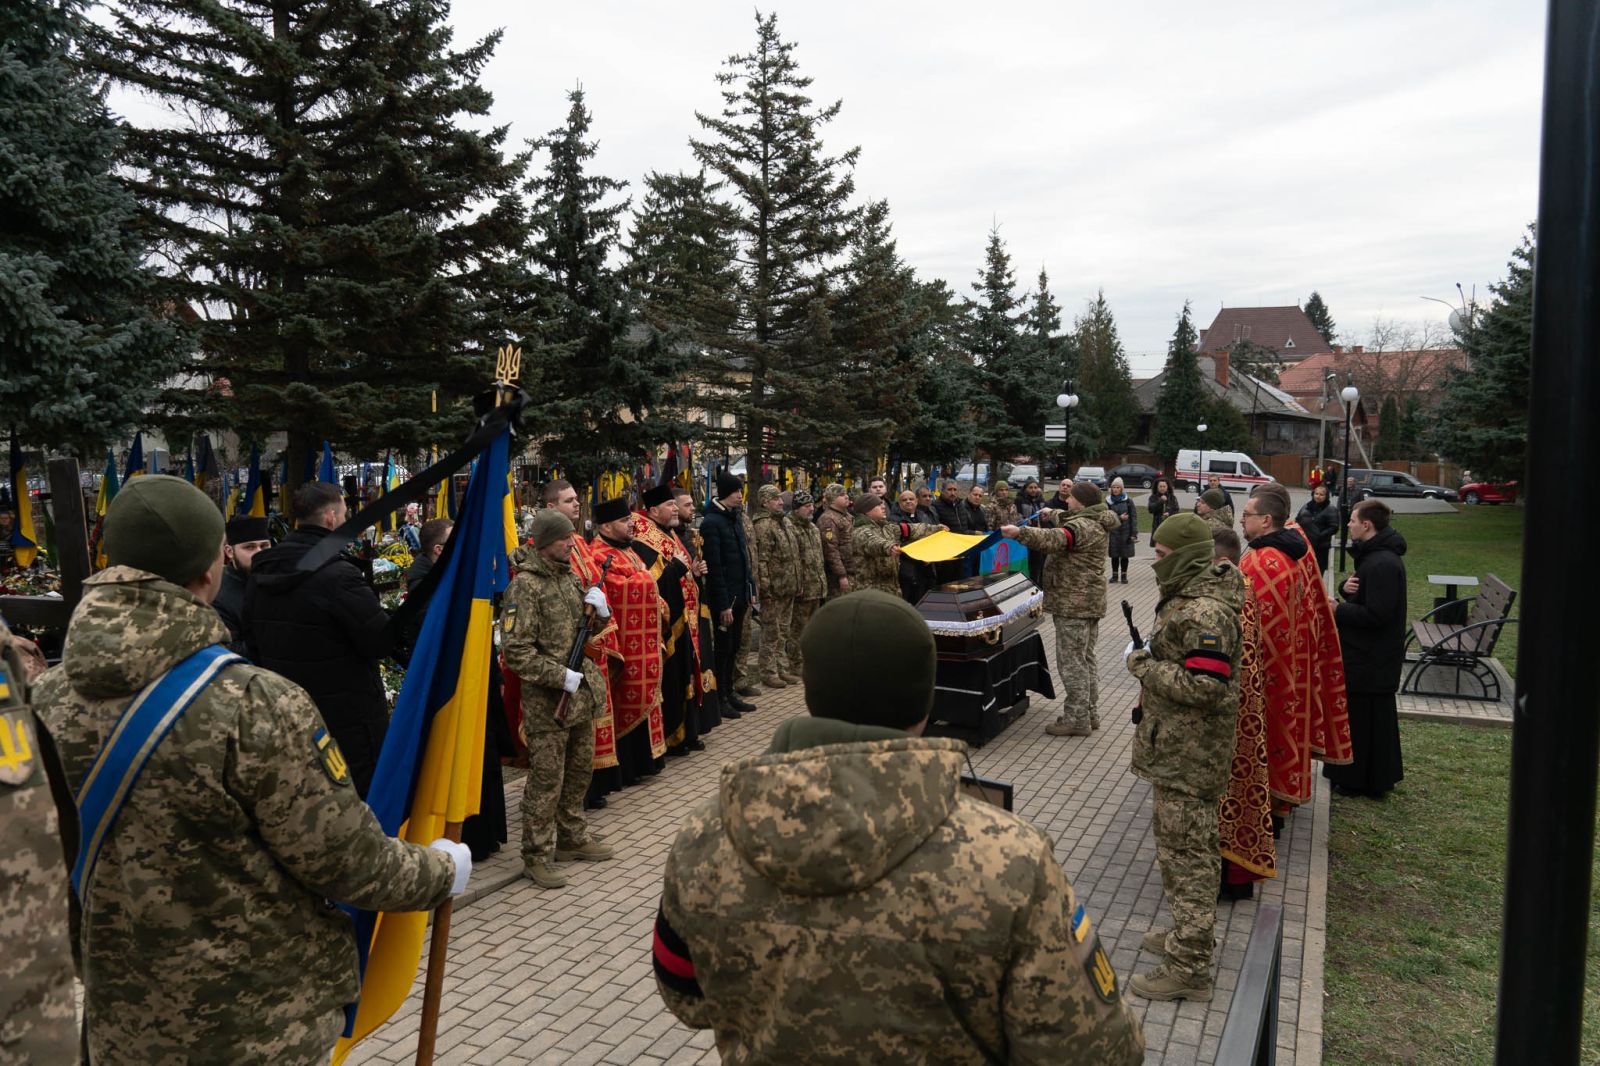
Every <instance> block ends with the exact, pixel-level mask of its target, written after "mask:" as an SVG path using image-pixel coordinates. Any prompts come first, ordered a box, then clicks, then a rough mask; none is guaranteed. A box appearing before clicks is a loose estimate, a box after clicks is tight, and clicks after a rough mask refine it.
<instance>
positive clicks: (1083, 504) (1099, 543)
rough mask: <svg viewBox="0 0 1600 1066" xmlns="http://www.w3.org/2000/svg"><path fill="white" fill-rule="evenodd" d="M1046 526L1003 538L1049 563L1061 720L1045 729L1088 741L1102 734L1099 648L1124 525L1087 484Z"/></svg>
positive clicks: (1051, 512) (1014, 530) (1048, 599)
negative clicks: (1118, 533)
mask: <svg viewBox="0 0 1600 1066" xmlns="http://www.w3.org/2000/svg"><path fill="white" fill-rule="evenodd" d="M1043 514H1044V517H1043V518H1041V519H1040V523H1041V524H1042V525H1049V526H1054V527H1056V528H1049V529H1035V528H1033V527H1031V526H1020V527H1019V526H1005V527H1004V528H1003V529H1001V532H1002V533H1004V534H1005V535H1006V536H1008V537H1014V538H1016V539H1017V540H1019V541H1021V542H1022V544H1023V546H1024V547H1026V548H1027V549H1028V551H1029V552H1030V553H1031V552H1038V553H1040V554H1041V555H1043V556H1044V557H1045V565H1044V609H1045V610H1046V611H1049V612H1050V615H1051V617H1052V618H1053V619H1054V620H1055V629H1056V673H1057V674H1058V675H1060V678H1061V690H1062V691H1061V715H1060V716H1059V717H1058V718H1057V719H1056V720H1055V721H1054V722H1051V723H1050V724H1049V725H1047V726H1045V727H1044V730H1045V732H1046V733H1049V734H1050V735H1051V736H1056V737H1086V736H1088V735H1089V734H1090V733H1091V732H1093V731H1094V730H1096V729H1099V728H1100V665H1099V663H1098V662H1097V661H1096V659H1095V643H1096V641H1098V640H1099V637H1100V619H1101V618H1103V617H1104V616H1105V613H1106V559H1107V554H1106V539H1107V536H1108V535H1109V534H1110V531H1111V530H1112V529H1114V528H1116V527H1117V526H1119V525H1120V524H1121V522H1120V521H1119V520H1118V518H1117V516H1116V515H1114V514H1112V513H1111V512H1110V511H1109V510H1108V509H1107V508H1106V505H1105V502H1104V500H1103V498H1102V497H1101V495H1100V490H1099V489H1098V488H1096V487H1095V486H1094V485H1092V484H1090V483H1089V482H1087V481H1079V482H1075V483H1074V484H1073V485H1072V488H1071V490H1070V491H1069V493H1068V495H1067V509H1066V512H1065V513H1064V514H1065V517H1064V518H1063V512H1062V511H1060V510H1055V509H1050V508H1047V509H1045V511H1044V512H1043Z"/></svg>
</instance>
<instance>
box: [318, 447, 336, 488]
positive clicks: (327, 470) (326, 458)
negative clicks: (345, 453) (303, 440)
mask: <svg viewBox="0 0 1600 1066" xmlns="http://www.w3.org/2000/svg"><path fill="white" fill-rule="evenodd" d="M317 480H318V481H325V482H327V483H328V484H330V485H337V484H338V483H339V473H338V471H336V470H335V469H334V468H333V445H331V444H329V443H328V442H327V441H323V442H322V465H321V466H320V467H318V468H317Z"/></svg>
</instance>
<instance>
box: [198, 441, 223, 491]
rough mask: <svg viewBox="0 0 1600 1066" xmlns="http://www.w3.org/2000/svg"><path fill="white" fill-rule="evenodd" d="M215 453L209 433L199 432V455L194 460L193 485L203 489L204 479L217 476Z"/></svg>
mask: <svg viewBox="0 0 1600 1066" xmlns="http://www.w3.org/2000/svg"><path fill="white" fill-rule="evenodd" d="M218 476H219V473H218V470H217V453H216V452H215V451H214V450H213V449H212V447H211V434H209V433H202V434H200V457H199V458H198V459H196V460H195V471H194V487H195V488H197V489H204V488H205V487H206V479H207V478H212V477H218Z"/></svg>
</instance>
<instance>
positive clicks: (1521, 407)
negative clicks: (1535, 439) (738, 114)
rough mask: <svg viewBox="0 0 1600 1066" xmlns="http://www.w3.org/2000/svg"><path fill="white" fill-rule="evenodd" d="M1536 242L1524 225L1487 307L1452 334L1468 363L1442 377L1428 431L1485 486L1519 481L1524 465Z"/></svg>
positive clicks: (1448, 455)
mask: <svg viewBox="0 0 1600 1066" xmlns="http://www.w3.org/2000/svg"><path fill="white" fill-rule="evenodd" d="M1536 240H1537V234H1536V233H1535V232H1534V229H1533V227H1532V226H1529V227H1528V233H1527V235H1526V236H1524V237H1523V239H1522V244H1521V245H1520V246H1518V247H1517V248H1516V249H1514V250H1513V251H1512V253H1511V261H1510V262H1509V263H1508V264H1506V265H1507V274H1506V279H1505V280H1504V281H1502V282H1500V283H1499V284H1497V285H1491V286H1490V287H1489V291H1490V292H1491V293H1492V294H1493V299H1492V302H1491V303H1490V305H1489V307H1488V309H1487V310H1485V311H1483V312H1482V313H1480V314H1478V315H1475V316H1474V318H1475V321H1473V322H1472V323H1471V324H1470V328H1469V329H1468V330H1466V331H1465V332H1464V333H1461V334H1458V335H1457V342H1458V343H1459V344H1460V345H1461V347H1462V349H1463V350H1464V351H1465V352H1466V354H1467V365H1466V367H1465V368H1464V369H1455V368H1452V369H1451V370H1450V372H1449V374H1448V375H1447V376H1446V378H1445V383H1444V398H1443V400H1442V401H1441V402H1440V404H1439V407H1438V409H1437V410H1436V411H1435V412H1434V420H1433V426H1432V429H1431V432H1430V433H1429V434H1428V439H1429V440H1430V442H1431V443H1432V445H1433V447H1435V448H1437V449H1438V450H1439V452H1440V454H1442V455H1443V456H1444V457H1445V458H1447V459H1450V460H1452V461H1454V462H1457V463H1460V464H1461V465H1462V466H1464V467H1467V468H1468V469H1470V470H1471V471H1472V473H1473V476H1475V477H1480V478H1486V479H1488V480H1491V481H1512V480H1516V479H1518V478H1521V477H1522V476H1523V472H1524V469H1525V467H1526V466H1527V462H1528V375H1529V371H1530V369H1531V366H1532V360H1533V264H1534V257H1535V255H1536V251H1537V249H1536Z"/></svg>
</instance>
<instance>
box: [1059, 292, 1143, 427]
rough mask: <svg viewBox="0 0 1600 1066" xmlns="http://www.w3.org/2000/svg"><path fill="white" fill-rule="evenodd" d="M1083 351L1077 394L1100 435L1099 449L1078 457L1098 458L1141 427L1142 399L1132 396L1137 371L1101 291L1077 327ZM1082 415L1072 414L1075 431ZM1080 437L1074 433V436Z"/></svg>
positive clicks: (1079, 319)
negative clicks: (1140, 408)
mask: <svg viewBox="0 0 1600 1066" xmlns="http://www.w3.org/2000/svg"><path fill="white" fill-rule="evenodd" d="M1073 333H1074V334H1075V335H1076V337H1077V346H1078V351H1079V356H1078V359H1079V365H1080V366H1081V368H1082V369H1081V370H1080V372H1079V375H1078V378H1079V386H1078V392H1079V395H1080V396H1082V397H1083V403H1082V407H1081V408H1080V410H1081V411H1083V412H1084V413H1085V414H1087V415H1088V416H1089V417H1090V418H1092V419H1093V420H1094V422H1093V424H1094V426H1095V428H1096V430H1097V432H1098V439H1097V440H1096V441H1095V446H1094V447H1093V448H1092V449H1090V450H1088V451H1083V452H1079V453H1078V454H1081V455H1100V454H1102V453H1104V452H1108V451H1111V450H1114V449H1117V448H1121V447H1122V446H1123V445H1125V444H1127V443H1128V442H1129V441H1130V440H1132V439H1133V435H1134V433H1135V431H1137V430H1138V428H1139V399H1138V397H1137V396H1135V395H1134V392H1133V371H1132V370H1131V369H1130V368H1129V366H1128V355H1127V352H1125V351H1124V350H1123V347H1122V338H1121V337H1120V336H1119V335H1118V333H1117V320H1116V318H1115V316H1113V315H1112V313H1111V306H1110V305H1109V304H1107V303H1106V294H1105V290H1104V289H1101V290H1100V291H1099V292H1097V293H1096V294H1095V298H1094V299H1093V300H1090V301H1089V303H1088V306H1087V307H1086V308H1085V309H1084V313H1083V314H1081V315H1079V316H1078V318H1077V320H1076V321H1075V322H1074V323H1073ZM1079 417H1080V416H1079V415H1078V414H1077V413H1076V412H1075V413H1074V415H1073V428H1074V430H1076V428H1077V422H1078V419H1079ZM1075 435H1076V434H1075Z"/></svg>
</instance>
